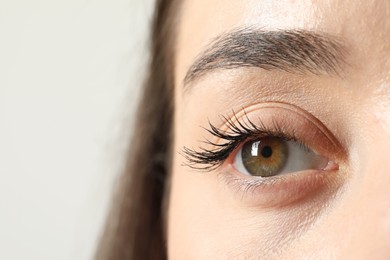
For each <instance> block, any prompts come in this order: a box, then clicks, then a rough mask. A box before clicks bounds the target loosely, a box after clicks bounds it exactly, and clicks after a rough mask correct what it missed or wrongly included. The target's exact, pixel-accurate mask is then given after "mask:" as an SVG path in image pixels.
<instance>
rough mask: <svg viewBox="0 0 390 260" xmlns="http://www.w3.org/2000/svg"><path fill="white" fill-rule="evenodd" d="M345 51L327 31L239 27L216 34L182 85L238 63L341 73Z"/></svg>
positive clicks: (332, 73)
mask: <svg viewBox="0 0 390 260" xmlns="http://www.w3.org/2000/svg"><path fill="white" fill-rule="evenodd" d="M345 54H346V48H345V46H344V45H343V43H342V41H341V40H340V39H338V38H336V37H332V36H330V35H326V34H319V33H314V32H311V31H306V30H276V31H264V30H259V29H253V28H240V29H236V30H234V31H232V32H229V33H226V34H223V35H221V36H219V37H217V38H216V39H215V40H214V41H213V42H212V43H211V45H210V46H209V47H208V48H206V50H205V51H204V52H202V53H201V55H200V56H198V58H197V59H196V60H195V62H194V63H193V64H192V65H191V67H190V68H189V70H188V72H187V74H186V76H185V78H184V86H185V88H186V86H187V85H189V83H191V82H193V81H195V80H196V79H198V78H200V77H201V76H203V75H205V74H206V73H208V72H211V71H214V70H216V69H236V68H241V67H258V68H261V69H264V70H268V71H269V70H280V71H284V72H291V73H307V72H309V73H312V74H315V75H340V72H341V71H342V69H343V67H344V65H345V63H346V62H345Z"/></svg>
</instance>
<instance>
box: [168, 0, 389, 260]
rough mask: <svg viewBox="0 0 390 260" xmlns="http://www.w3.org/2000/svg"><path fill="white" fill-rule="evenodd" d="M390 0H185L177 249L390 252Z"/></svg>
mask: <svg viewBox="0 0 390 260" xmlns="http://www.w3.org/2000/svg"><path fill="white" fill-rule="evenodd" d="M389 14H390V1H387V0H386V1H383V0H378V1H375V0H372V1H353V0H348V1H346V0H343V1H341V0H340V1H339V0H329V1H293V0H285V1H266V0H263V1H249V0H248V1H244V0H243V1H235V0H216V1H207V0H197V1H184V3H183V5H182V7H181V10H180V19H179V20H180V23H179V25H178V28H177V39H176V52H175V67H174V72H175V123H174V131H175V136H174V142H173V154H174V158H173V168H172V176H171V185H170V189H171V190H170V195H169V210H168V254H169V258H170V259H302V258H305V259H306V258H307V259H312V258H313V259H333V258H335V259H389V258H390V239H389V238H390V189H389V185H390V160H389V158H390V22H389V21H390V20H389Z"/></svg>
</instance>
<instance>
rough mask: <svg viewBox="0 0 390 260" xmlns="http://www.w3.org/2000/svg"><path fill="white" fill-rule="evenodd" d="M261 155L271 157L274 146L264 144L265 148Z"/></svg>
mask: <svg viewBox="0 0 390 260" xmlns="http://www.w3.org/2000/svg"><path fill="white" fill-rule="evenodd" d="M261 155H262V156H263V157H264V158H269V157H271V155H272V148H271V147H269V146H264V147H263V149H261Z"/></svg>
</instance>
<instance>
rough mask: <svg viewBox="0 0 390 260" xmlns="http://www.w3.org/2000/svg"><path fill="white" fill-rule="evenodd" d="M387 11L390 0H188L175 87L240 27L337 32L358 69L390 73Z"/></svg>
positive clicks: (183, 11)
mask: <svg viewBox="0 0 390 260" xmlns="http://www.w3.org/2000/svg"><path fill="white" fill-rule="evenodd" d="M389 12H390V1H380V0H378V1H355V0H349V1H348V0H347V1H345V0H344V1H341V0H340V1H337V0H329V1H294V0H284V1H283V0H281V1H271V0H263V1H258V0H253V1H249V0H247V1H245V0H241V1H236V0H215V1H209V0H197V1H184V3H183V6H182V9H181V14H180V24H179V25H178V26H179V28H178V36H177V42H176V44H177V45H176V46H177V47H176V57H175V66H176V67H175V85H176V86H178V87H180V86H182V84H183V79H184V77H185V75H186V73H187V70H188V68H189V67H190V66H191V64H192V63H193V62H194V60H195V59H196V57H197V56H198V55H199V54H200V53H201V52H202V51H203V50H204V49H205V48H206V46H208V45H209V44H210V42H212V41H213V39H215V38H216V37H218V36H220V35H221V34H223V33H226V32H229V31H231V30H233V29H235V28H238V27H242V26H251V27H256V28H259V29H262V30H288V29H304V30H309V31H314V32H320V33H321V32H324V33H326V34H330V35H334V36H336V37H340V38H343V39H345V41H346V42H347V44H348V47H349V49H350V51H351V52H352V54H353V55H352V57H353V60H351V63H353V64H354V65H356V67H357V69H360V70H365V71H373V72H375V73H376V74H378V73H380V71H381V70H382V71H388V69H389V68H390V64H389V62H388V61H387V60H388V59H387V57H388V55H389V53H390V45H389V40H388V39H390V23H389V22H388V21H387V20H388V17H387V16H388V14H389ZM378 29H379V30H380V31H381V33H380V34H378ZM384 54H385V55H384ZM368 56H369V59H367V58H368ZM369 60H371V61H373V64H370V63H369V62H367V61H369ZM361 61H365V62H364V64H362V63H361ZM363 66H366V67H365V68H363Z"/></svg>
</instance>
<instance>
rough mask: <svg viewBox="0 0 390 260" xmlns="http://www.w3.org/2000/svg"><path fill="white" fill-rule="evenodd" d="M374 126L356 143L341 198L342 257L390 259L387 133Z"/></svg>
mask: <svg viewBox="0 0 390 260" xmlns="http://www.w3.org/2000/svg"><path fill="white" fill-rule="evenodd" d="M370 126H371V127H372V126H373V125H370ZM377 129H379V130H378V131H376V132H374V131H373V132H371V134H370V136H366V138H365V140H364V141H362V142H361V143H360V145H359V147H358V148H357V149H356V150H357V155H356V156H354V157H355V159H354V160H355V162H353V160H352V162H351V163H352V164H354V165H356V167H352V168H353V169H352V170H351V173H350V177H349V181H348V183H347V184H346V186H347V187H346V194H345V195H346V196H345V198H344V201H343V204H344V205H345V208H344V213H345V214H344V217H343V222H344V223H345V225H346V227H348V228H347V229H348V232H350V235H349V238H348V240H349V243H348V244H346V245H345V247H344V250H343V255H344V256H345V257H342V258H343V259H390V146H389V144H390V136H387V133H386V132H385V131H380V128H377ZM342 211H343V210H342ZM341 226H342V225H341ZM341 228H342V227H341ZM347 229H346V230H347ZM351 256H353V257H352V258H351Z"/></svg>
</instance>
